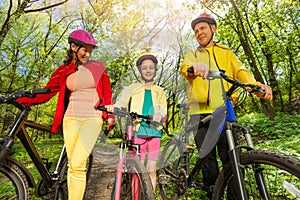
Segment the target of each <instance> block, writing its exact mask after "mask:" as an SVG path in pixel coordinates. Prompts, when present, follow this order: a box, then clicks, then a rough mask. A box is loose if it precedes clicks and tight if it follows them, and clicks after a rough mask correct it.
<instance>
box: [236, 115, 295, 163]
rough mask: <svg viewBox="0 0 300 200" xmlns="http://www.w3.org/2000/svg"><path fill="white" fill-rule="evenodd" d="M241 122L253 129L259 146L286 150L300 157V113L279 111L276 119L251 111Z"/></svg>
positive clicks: (254, 138) (253, 135) (252, 133)
mask: <svg viewBox="0 0 300 200" xmlns="http://www.w3.org/2000/svg"><path fill="white" fill-rule="evenodd" d="M239 122H240V123H241V124H244V125H247V126H248V127H250V129H251V135H252V137H253V140H254V144H257V145H258V147H259V148H263V149H272V150H275V151H281V152H285V153H287V154H292V155H294V156H296V157H298V158H300V150H299V143H300V115H299V114H293V115H287V114H285V113H277V116H276V117H275V120H274V121H271V120H269V119H268V118H267V117H266V116H265V115H263V114H259V113H251V114H248V115H245V116H243V117H240V119H239Z"/></svg>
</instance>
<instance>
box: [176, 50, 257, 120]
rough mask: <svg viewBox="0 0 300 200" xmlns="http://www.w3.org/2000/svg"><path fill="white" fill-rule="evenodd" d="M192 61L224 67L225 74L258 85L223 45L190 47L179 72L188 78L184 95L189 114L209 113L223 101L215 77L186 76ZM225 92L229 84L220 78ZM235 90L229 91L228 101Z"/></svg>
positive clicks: (217, 68)
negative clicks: (231, 92) (186, 99)
mask: <svg viewBox="0 0 300 200" xmlns="http://www.w3.org/2000/svg"><path fill="white" fill-rule="evenodd" d="M193 63H205V64H207V65H208V66H209V68H210V69H213V70H224V71H225V74H226V75H228V76H230V77H233V78H235V79H238V80H239V81H241V82H242V83H252V84H258V85H260V84H261V83H259V82H256V80H255V79H254V77H253V75H252V74H251V73H250V72H249V71H248V70H247V69H246V67H245V66H244V65H243V63H242V62H241V61H240V60H239V59H238V58H237V57H236V56H235V54H234V53H233V52H232V51H231V50H230V49H229V48H228V47H226V46H223V45H220V44H215V45H214V46H212V47H208V48H204V49H196V50H190V51H189V52H187V54H186V55H185V57H184V60H183V62H182V65H181V69H180V73H181V75H182V76H183V77H184V78H186V79H187V80H188V83H189V85H188V88H187V97H188V104H189V108H190V109H189V113H190V114H204V113H212V112H213V111H214V110H216V109H217V108H218V107H220V106H221V105H222V104H223V103H224V100H223V98H222V89H221V84H220V80H219V79H215V80H212V81H209V80H203V79H202V78H201V77H199V76H193V75H189V74H188V73H187V69H188V68H189V67H190V66H191V65H192V64H193ZM223 83H224V87H225V90H226V91H227V90H228V89H229V87H230V86H231V84H229V83H228V82H226V81H224V80H223ZM237 95H238V94H237V93H235V94H233V96H232V100H233V101H236V100H237Z"/></svg>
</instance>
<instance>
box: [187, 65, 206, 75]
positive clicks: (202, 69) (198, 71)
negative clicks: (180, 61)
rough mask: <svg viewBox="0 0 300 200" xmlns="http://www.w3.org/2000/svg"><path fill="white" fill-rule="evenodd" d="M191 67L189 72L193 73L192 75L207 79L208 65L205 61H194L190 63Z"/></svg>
mask: <svg viewBox="0 0 300 200" xmlns="http://www.w3.org/2000/svg"><path fill="white" fill-rule="evenodd" d="M191 68H193V70H192V71H193V72H189V73H192V74H194V76H201V77H202V78H203V79H207V76H208V72H209V67H208V65H207V64H205V63H194V64H192V65H191Z"/></svg>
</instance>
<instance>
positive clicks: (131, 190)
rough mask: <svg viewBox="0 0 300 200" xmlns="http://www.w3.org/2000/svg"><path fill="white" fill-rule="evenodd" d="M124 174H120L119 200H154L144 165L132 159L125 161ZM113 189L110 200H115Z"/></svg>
mask: <svg viewBox="0 0 300 200" xmlns="http://www.w3.org/2000/svg"><path fill="white" fill-rule="evenodd" d="M126 168H127V169H126V172H124V173H123V174H122V185H121V196H120V199H121V200H154V199H155V197H154V191H153V187H152V183H151V180H150V177H149V175H148V172H147V170H146V168H145V167H144V165H143V164H142V163H141V162H140V161H139V160H138V159H133V158H128V159H126ZM115 190H116V188H115V187H114V189H113V193H112V199H113V200H114V199H115V195H114V191H115Z"/></svg>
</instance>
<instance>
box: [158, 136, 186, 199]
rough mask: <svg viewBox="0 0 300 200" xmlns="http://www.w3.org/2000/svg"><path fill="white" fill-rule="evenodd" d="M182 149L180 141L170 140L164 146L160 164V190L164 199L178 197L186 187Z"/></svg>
mask: <svg viewBox="0 0 300 200" xmlns="http://www.w3.org/2000/svg"><path fill="white" fill-rule="evenodd" d="M181 155H182V150H181V148H180V144H179V141H178V140H176V139H173V140H170V141H169V142H168V143H167V144H166V145H165V147H164V149H163V151H162V153H161V158H160V164H159V184H158V185H159V190H160V196H161V198H162V199H163V200H172V199H178V198H179V196H181V195H182V194H183V193H184V191H185V188H186V184H187V183H186V182H185V181H182V180H184V179H182V178H181V177H182V176H184V175H185V174H184V171H183V170H181V157H180V156H181Z"/></svg>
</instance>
